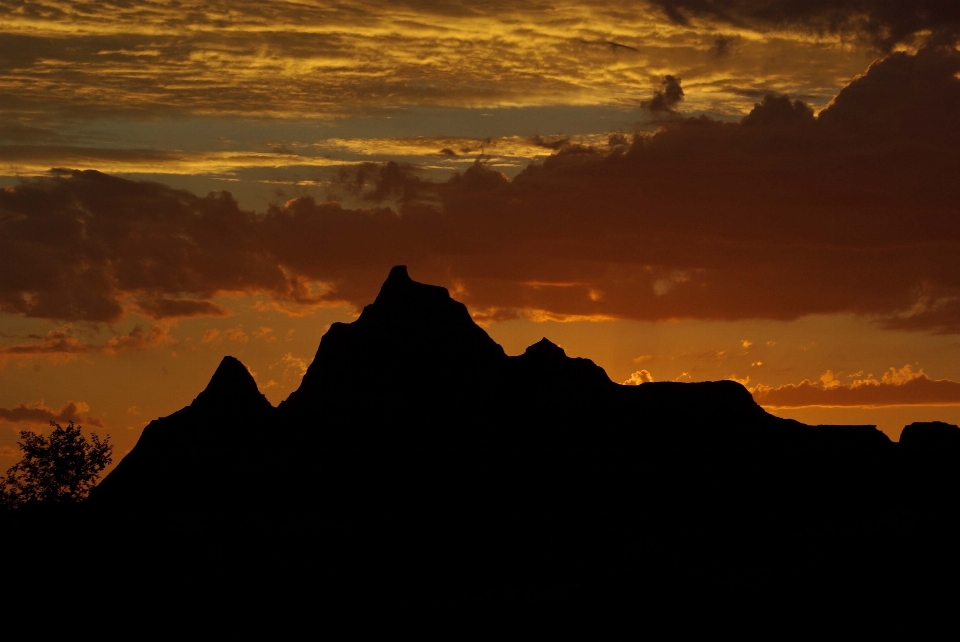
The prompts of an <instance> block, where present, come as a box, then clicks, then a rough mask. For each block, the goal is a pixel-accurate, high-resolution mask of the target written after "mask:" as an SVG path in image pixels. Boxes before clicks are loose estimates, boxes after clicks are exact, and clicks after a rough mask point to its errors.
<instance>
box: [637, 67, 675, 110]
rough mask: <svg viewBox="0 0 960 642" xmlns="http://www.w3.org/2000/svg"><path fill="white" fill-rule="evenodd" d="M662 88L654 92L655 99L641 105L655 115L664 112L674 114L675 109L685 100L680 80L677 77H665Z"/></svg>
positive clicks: (662, 80)
mask: <svg viewBox="0 0 960 642" xmlns="http://www.w3.org/2000/svg"><path fill="white" fill-rule="evenodd" d="M661 82H662V86H661V88H660V89H657V90H655V91H654V92H653V98H651V99H650V100H647V101H645V102H643V103H642V104H641V106H642V107H643V108H644V109H648V110H650V111H651V112H653V113H654V114H662V113H664V112H673V111H674V108H675V107H676V106H677V105H679V104H680V101H681V100H683V89H682V88H681V87H680V79H679V78H677V77H676V76H670V75H667V76H664V77H663V78H662V79H661Z"/></svg>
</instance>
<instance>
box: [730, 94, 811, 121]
mask: <svg viewBox="0 0 960 642" xmlns="http://www.w3.org/2000/svg"><path fill="white" fill-rule="evenodd" d="M740 124H741V125H743V126H744V127H796V126H798V125H812V124H813V109H811V108H810V107H809V106H807V105H805V104H804V103H803V102H801V101H799V100H795V101H793V102H790V98H788V97H787V96H778V95H776V94H767V95H766V96H764V98H763V102H762V103H756V104H755V105H754V106H753V109H752V110H751V111H750V113H749V114H747V115H746V116H745V117H744V118H743V120H742V121H740Z"/></svg>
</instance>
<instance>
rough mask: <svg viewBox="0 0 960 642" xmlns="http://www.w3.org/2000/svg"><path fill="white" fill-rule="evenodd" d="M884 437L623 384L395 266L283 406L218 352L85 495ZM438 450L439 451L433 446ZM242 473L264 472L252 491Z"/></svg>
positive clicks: (377, 485) (308, 485)
mask: <svg viewBox="0 0 960 642" xmlns="http://www.w3.org/2000/svg"><path fill="white" fill-rule="evenodd" d="M279 436H282V439H279ZM890 446H891V444H890V441H889V439H888V438H887V437H886V436H885V435H883V433H881V432H879V431H878V430H876V428H875V427H873V426H807V425H804V424H801V423H799V422H796V421H793V420H787V419H781V418H779V417H775V416H772V415H770V414H769V413H767V412H765V411H764V410H763V409H762V408H761V407H760V406H758V405H757V404H756V402H755V401H754V400H753V398H752V396H751V395H750V393H749V392H748V391H747V390H746V389H745V388H744V387H743V386H741V385H740V384H738V383H736V382H732V381H718V382H700V383H676V382H651V383H645V384H642V385H639V386H625V385H620V384H616V383H614V382H612V381H611V380H610V378H609V377H608V376H607V374H606V373H605V372H604V370H603V369H602V368H601V367H599V366H597V365H596V364H595V363H593V362H592V361H590V360H589V359H584V358H571V357H569V356H567V355H566V353H565V352H564V350H563V349H562V348H560V347H559V346H557V345H555V344H553V343H551V342H550V341H549V340H548V339H546V338H544V339H542V340H541V341H539V342H537V343H535V344H533V345H531V346H529V347H528V348H527V349H526V350H525V351H524V353H523V354H521V355H518V356H507V355H506V353H505V352H504V350H503V348H502V347H501V346H500V345H498V344H497V343H496V342H495V341H494V340H493V339H492V338H491V337H490V336H489V335H488V334H487V333H486V332H485V331H484V330H483V328H481V327H480V326H478V325H477V324H476V323H475V322H474V321H473V319H472V318H471V317H470V314H469V312H468V311H467V309H466V307H465V306H464V305H463V304H462V303H460V302H458V301H456V300H454V299H453V298H451V297H450V294H449V292H448V291H447V290H446V289H445V288H442V287H438V286H433V285H427V284H423V283H418V282H416V281H414V280H412V279H411V278H410V276H409V274H408V273H407V269H406V267H405V266H397V267H395V268H393V269H392V270H391V271H390V274H389V276H388V277H387V279H386V281H385V282H384V283H383V286H382V288H381V290H380V293H379V294H378V295H377V297H376V299H375V300H374V301H373V302H372V303H371V304H370V305H367V306H366V307H365V308H364V309H363V311H362V312H361V314H360V315H359V317H358V318H357V319H356V320H355V321H353V322H352V323H334V324H333V325H332V326H331V327H330V329H329V331H328V332H327V333H326V334H325V335H324V336H323V338H322V339H321V341H320V346H319V348H318V350H317V354H316V357H315V358H314V360H313V362H312V363H311V364H310V367H309V368H308V369H307V372H306V373H305V375H304V377H303V380H302V382H301V385H300V387H299V388H298V389H297V390H296V391H295V392H293V393H292V394H291V395H290V396H289V397H288V398H287V399H286V400H284V401H283V402H282V403H281V404H280V405H279V406H278V407H277V408H273V407H272V406H271V405H270V403H269V402H268V401H267V400H266V398H265V397H264V396H263V395H262V394H261V393H260V391H259V390H258V389H257V386H256V382H255V381H254V379H253V377H252V376H251V375H250V373H249V372H248V371H247V369H246V367H244V366H243V364H242V363H240V362H239V361H238V360H237V359H234V358H233V357H225V358H224V359H223V361H222V362H221V363H220V365H219V367H218V368H217V370H216V372H215V373H214V375H213V377H212V378H211V380H210V383H209V384H208V385H207V387H206V389H204V390H203V391H202V392H201V393H200V394H199V395H198V396H197V398H196V399H195V400H194V401H193V403H191V404H190V405H189V406H187V407H186V408H183V409H182V410H179V411H177V412H175V413H173V414H172V415H170V416H168V417H164V418H162V419H157V420H155V421H153V422H151V423H150V424H149V425H148V426H147V427H146V429H145V430H144V432H143V435H142V436H141V438H140V440H139V442H138V443H137V445H136V447H135V448H134V449H133V450H132V451H131V452H130V453H129V454H128V455H127V456H126V457H124V459H123V460H122V461H121V462H120V464H119V465H118V466H117V467H116V469H115V470H114V471H113V472H111V473H110V474H109V475H108V476H107V478H106V479H104V481H103V482H102V483H101V484H100V485H99V486H98V487H97V489H96V490H95V492H94V493H93V497H92V499H93V502H94V503H99V504H101V505H127V506H133V505H139V506H146V505H154V504H156V505H169V506H178V505H186V504H191V505H200V504H203V505H206V504H208V503H210V502H214V503H217V504H218V505H227V504H231V502H234V503H237V502H240V503H243V505H245V506H250V505H253V504H257V503H259V504H262V505H268V504H272V503H275V502H276V501H277V499H276V498H277V497H278V496H283V497H286V498H297V499H296V500H293V499H291V500H290V501H295V503H298V504H302V503H303V502H309V501H316V500H317V499H318V498H321V497H322V498H325V499H323V501H331V502H336V501H346V499H345V498H349V497H352V496H354V495H356V496H360V495H363V496H368V497H376V498H378V500H382V501H387V502H392V501H395V500H396V501H401V500H399V499H398V498H399V497H400V496H401V495H403V493H407V494H408V495H409V496H411V497H418V498H421V499H422V498H428V497H434V496H436V494H437V492H439V491H438V490H437V489H436V486H437V479H445V483H447V484H449V485H450V486H451V488H453V487H458V484H459V485H460V486H459V488H460V490H462V491H463V492H464V493H466V494H467V495H471V494H472V495H471V496H474V497H476V498H477V500H478V501H493V500H492V499H491V496H490V493H489V492H488V491H489V489H490V488H491V486H490V485H489V484H488V485H487V486H483V484H482V483H480V482H479V481H477V480H479V479H483V478H484V477H485V476H487V475H488V469H489V466H491V465H494V466H495V467H496V466H499V467H500V468H499V469H500V472H501V477H502V479H501V480H500V481H499V482H498V484H499V487H500V491H499V492H501V494H502V495H503V496H504V497H506V496H508V495H511V494H513V492H514V491H513V490H511V488H510V484H511V483H513V482H516V483H517V484H521V485H522V484H524V483H526V481H529V478H530V475H532V473H530V470H532V468H531V465H532V464H530V460H531V458H532V459H534V460H538V461H540V460H543V458H544V456H543V452H546V451H544V450H543V449H548V450H550V449H553V451H551V452H554V454H552V455H550V456H549V457H547V458H546V460H549V461H550V462H551V463H549V466H553V468H551V471H552V472H551V473H550V474H551V475H553V476H554V477H556V480H555V481H556V483H558V484H562V483H564V482H563V481H562V480H563V477H564V473H563V472H562V471H563V470H565V469H566V468H569V467H574V468H575V467H577V466H578V464H577V463H576V462H577V461H578V458H582V455H583V452H586V451H584V450H583V449H598V448H599V449H606V450H605V452H606V453H608V455H609V456H615V457H627V458H630V457H635V455H630V454H628V453H636V452H642V451H643V450H644V449H651V448H659V449H663V448H669V449H686V450H690V449H694V450H697V449H704V448H706V449H716V448H723V449H728V450H729V449H731V448H733V449H752V448H758V447H764V448H777V449H787V450H790V449H799V450H801V451H806V450H809V449H811V448H812V449H822V448H828V449H829V448H836V447H841V448H849V447H856V448H885V447H890ZM397 449H401V450H399V451H398V450H397ZM437 449H447V450H446V451H444V453H445V454H444V455H443V456H440V455H438V454H437V453H438V451H437ZM451 449H452V450H451ZM478 449H479V450H478ZM491 449H493V450H491ZM516 449H520V450H519V451H518V450H516ZM530 449H534V450H533V451H531V450H530ZM538 449H539V450H538ZM556 449H565V450H563V455H562V456H560V455H557V454H556V452H557V451H556ZM521 451H522V452H521ZM494 452H495V453H496V454H495V455H494V454H491V453H494ZM536 452H539V453H540V454H531V453H536ZM614 453H617V454H616V455H614ZM538 458H539V459H538ZM494 460H495V461H496V463H495V464H493V463H491V462H493V461H494ZM546 460H544V461H546ZM561 460H562V461H561ZM544 461H540V464H542V465H548V464H547V463H544ZM564 462H565V463H564ZM540 464H537V465H540ZM597 465H598V466H602V465H601V464H597ZM565 467H566V468H565ZM485 471H487V472H485ZM545 474H546V473H545ZM471 476H473V477H471ZM248 477H256V478H257V479H258V480H260V481H259V482H258V483H257V484H256V485H255V487H254V488H251V486H250V484H249V483H246V482H245V481H244V480H245V478H248ZM388 479H389V480H390V481H389V482H386V480H388ZM346 480H353V481H350V482H347V481H346ZM458 480H459V481H458ZM511 480H512V481H511ZM525 480H526V481H525ZM345 485H346V486H345ZM240 488H243V489H244V490H243V493H242V494H240V493H239V492H238V489H240ZM333 489H340V491H337V492H334V490H333ZM485 489H486V490H485ZM450 492H451V493H453V492H454V491H453V490H450ZM239 495H242V498H243V499H242V500H241V499H239V498H238V497H239ZM388 497H392V498H393V499H389V500H388V499H386V498H388ZM403 501H407V500H403ZM438 501H439V500H438Z"/></svg>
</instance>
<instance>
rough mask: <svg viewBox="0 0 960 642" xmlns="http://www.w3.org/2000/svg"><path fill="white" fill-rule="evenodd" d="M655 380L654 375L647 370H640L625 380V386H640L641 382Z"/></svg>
mask: <svg viewBox="0 0 960 642" xmlns="http://www.w3.org/2000/svg"><path fill="white" fill-rule="evenodd" d="M651 381H653V375H652V374H650V372H649V371H647V370H638V371H636V372H634V373H633V374H632V375H630V378H629V379H627V380H626V381H624V382H623V385H625V386H639V385H640V384H641V383H650V382H651Z"/></svg>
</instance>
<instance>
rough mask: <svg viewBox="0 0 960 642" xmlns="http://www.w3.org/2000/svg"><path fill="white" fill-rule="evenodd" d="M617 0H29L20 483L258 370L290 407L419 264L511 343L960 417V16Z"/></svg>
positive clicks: (11, 352) (6, 115)
mask: <svg viewBox="0 0 960 642" xmlns="http://www.w3.org/2000/svg"><path fill="white" fill-rule="evenodd" d="M614 4H615V8H611V3H607V2H599V1H597V2H594V1H592V0H589V1H584V0H581V1H576V2H574V1H572V0H552V1H542V2H541V1H539V0H533V1H531V2H526V3H513V2H505V1H499V0H493V1H491V2H483V3H477V2H465V1H463V2H461V1H450V2H445V1H441V0H401V1H398V2H393V3H389V4H386V3H382V2H366V1H363V0H343V1H341V2H336V3H332V2H320V1H314V0H299V1H290V2H262V1H261V2H252V1H247V0H212V1H210V0H207V1H204V2H199V1H194V0H185V1H182V2H176V1H170V2H166V1H161V0H154V1H150V0H146V1H141V2H126V1H120V0H118V1H116V2H99V1H98V2H88V1H86V0H70V1H69V2H68V1H66V0H43V1H38V2H32V1H13V0H10V1H8V0H0V468H3V469H5V468H6V467H7V466H8V465H9V464H12V463H13V462H14V461H15V459H14V457H15V456H16V454H17V450H16V440H17V431H19V430H21V429H24V428H29V429H35V430H36V429H40V428H43V427H45V426H46V424H47V423H48V422H49V421H50V420H51V419H53V420H57V421H60V422H61V423H65V422H66V421H68V420H71V419H72V420H75V421H77V422H78V423H82V424H83V426H84V427H85V428H89V429H93V430H96V431H97V432H99V433H100V434H101V435H102V434H103V433H109V434H110V435H112V437H113V441H114V442H115V444H116V446H117V450H116V454H117V455H122V454H124V453H125V452H127V451H128V450H129V449H130V448H131V447H132V446H133V444H134V443H135V442H136V440H137V438H138V437H139V435H140V432H141V430H142V429H143V427H144V426H145V425H146V423H148V422H149V421H150V420H152V419H155V418H157V417H160V416H164V415H168V414H170V413H172V412H174V411H175V410H177V409H179V408H181V407H183V406H185V405H187V404H189V403H190V402H191V400H192V399H193V398H194V397H195V396H196V395H197V394H198V393H199V392H200V391H201V390H202V389H203V387H204V385H205V384H206V382H207V380H208V379H209V377H210V376H211V374H212V373H213V371H214V369H215V368H216V365H217V364H218V363H219V361H220V359H221V358H222V357H223V356H224V355H227V354H229V355H233V356H236V357H237V358H239V359H240V360H241V361H243V362H244V363H245V364H246V365H247V366H248V368H249V369H250V370H251V372H252V373H253V374H254V377H255V379H256V381H257V383H258V384H259V386H260V389H261V391H263V392H264V393H265V394H266V395H267V397H268V398H269V399H270V401H271V402H273V403H274V404H276V403H279V402H280V401H281V400H282V399H284V398H285V397H286V396H287V395H289V394H290V392H292V391H293V390H294V389H296V387H297V386H298V385H299V382H300V378H301V376H302V374H303V372H304V370H305V368H306V366H307V365H309V363H310V361H311V360H312V358H313V356H314V352H315V351H316V348H317V345H318V343H319V341H320V337H321V336H322V335H323V333H324V332H325V330H326V329H327V327H328V326H329V324H330V323H332V322H334V321H349V320H351V319H353V318H355V317H356V314H357V313H358V311H359V310H360V309H361V308H362V307H363V306H364V305H366V304H367V303H370V302H371V301H372V300H373V297H374V296H375V295H376V293H377V291H378V288H379V285H380V283H381V282H382V281H383V280H384V278H385V277H386V275H387V273H388V271H389V269H390V267H391V266H393V265H396V264H406V265H408V266H409V273H410V275H411V277H412V278H414V279H415V280H418V281H422V282H427V283H436V284H439V285H444V286H446V287H447V288H449V289H450V292H451V294H452V295H453V296H454V297H455V298H457V299H458V300H461V301H463V302H464V303H466V304H467V306H468V307H469V309H470V311H471V313H472V314H473V315H474V318H475V320H476V321H477V322H478V323H480V324H481V325H483V326H484V327H485V328H486V329H487V331H488V332H489V333H490V334H491V335H492V336H493V338H494V339H496V340H497V341H498V342H500V343H501V344H502V345H503V346H504V348H505V349H506V351H507V353H508V354H519V353H521V352H523V350H524V348H525V347H526V346H527V345H529V344H531V343H534V342H535V341H537V340H539V339H540V338H541V337H543V336H546V337H548V338H550V339H551V340H553V341H554V342H555V343H558V344H560V345H561V346H563V347H564V348H565V349H566V351H567V354H569V355H571V356H584V357H589V358H591V359H593V360H594V361H595V362H596V363H598V364H599V365H601V366H602V367H603V368H605V369H606V371H607V373H608V374H609V375H610V377H611V379H613V380H614V381H617V382H627V381H631V382H634V383H639V382H642V381H649V380H656V381H671V380H678V381H698V380H716V379H735V380H737V381H740V382H741V383H743V384H744V385H745V386H746V387H748V388H749V389H750V390H751V391H752V392H753V394H754V397H755V399H756V400H757V401H758V402H759V403H761V404H762V405H764V406H765V407H767V409H768V410H769V411H770V412H772V413H774V414H778V415H781V416H787V417H794V418H797V419H800V420H802V421H806V422H808V423H869V424H876V425H878V427H880V428H881V429H882V430H884V431H885V432H886V433H887V434H889V435H890V436H891V437H892V438H896V437H897V436H898V434H899V431H900V429H901V428H902V427H903V426H904V425H905V424H906V423H909V422H911V421H917V420H932V419H939V420H944V421H949V422H951V423H960V225H958V214H960V179H958V176H960V172H958V170H960V50H958V46H957V43H958V35H960V3H956V2H955V1H954V0H942V1H941V0H915V1H913V2H879V1H871V0H847V1H844V0H805V1H793V0H784V1H783V2H769V1H768V0H648V1H640V0H637V1H627V2H619V3H614ZM401 366H402V364H397V370H396V371H395V372H382V373H376V375H375V376H373V377H371V381H370V384H371V385H372V386H378V385H389V384H390V381H391V379H392V378H394V377H401V376H403V372H402V369H401ZM4 461H6V462H8V463H7V464H4V463H3V462H4Z"/></svg>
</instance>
